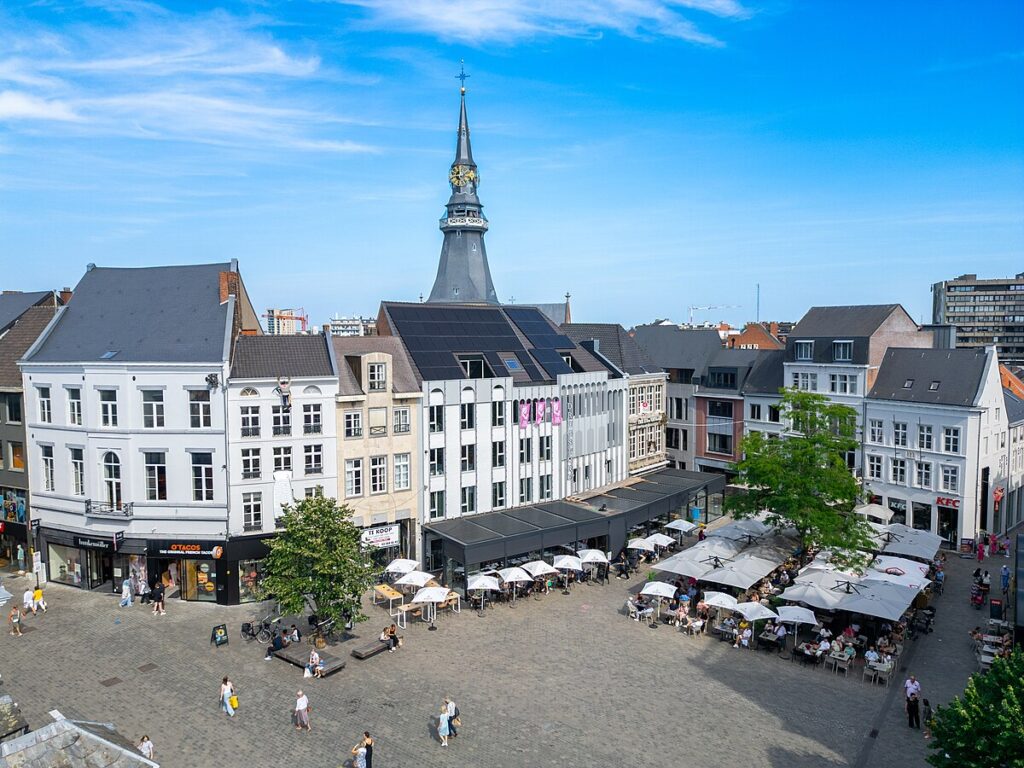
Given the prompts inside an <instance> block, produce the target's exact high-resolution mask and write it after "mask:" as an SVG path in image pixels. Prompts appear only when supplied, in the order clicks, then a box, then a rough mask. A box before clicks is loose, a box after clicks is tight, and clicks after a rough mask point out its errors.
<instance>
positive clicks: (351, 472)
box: [345, 459, 363, 499]
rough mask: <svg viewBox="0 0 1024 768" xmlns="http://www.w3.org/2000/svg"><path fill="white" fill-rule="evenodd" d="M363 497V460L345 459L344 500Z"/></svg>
mask: <svg viewBox="0 0 1024 768" xmlns="http://www.w3.org/2000/svg"><path fill="white" fill-rule="evenodd" d="M362 495H363V460H362V459H345V498H346V499H354V498H358V497H360V496H362Z"/></svg>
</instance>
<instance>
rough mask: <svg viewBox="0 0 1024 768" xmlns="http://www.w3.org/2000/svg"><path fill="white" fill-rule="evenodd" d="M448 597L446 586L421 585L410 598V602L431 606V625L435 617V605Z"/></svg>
mask: <svg viewBox="0 0 1024 768" xmlns="http://www.w3.org/2000/svg"><path fill="white" fill-rule="evenodd" d="M447 599H448V587H423V589H421V590H419V591H418V592H417V593H416V594H415V595H414V596H413V598H412V602H414V603H421V604H424V605H429V606H430V608H431V613H430V624H431V626H433V624H434V619H435V618H437V605H438V603H443V602H444V601H445V600H447Z"/></svg>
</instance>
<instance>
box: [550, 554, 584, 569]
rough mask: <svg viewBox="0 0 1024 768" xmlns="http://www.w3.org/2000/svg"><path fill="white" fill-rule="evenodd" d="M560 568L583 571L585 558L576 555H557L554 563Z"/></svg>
mask: <svg viewBox="0 0 1024 768" xmlns="http://www.w3.org/2000/svg"><path fill="white" fill-rule="evenodd" d="M553 565H554V567H555V568H557V569H558V570H560V571H561V570H568V571H582V570H583V560H582V559H581V558H579V557H576V556H575V555H557V556H555V560H554V563H553Z"/></svg>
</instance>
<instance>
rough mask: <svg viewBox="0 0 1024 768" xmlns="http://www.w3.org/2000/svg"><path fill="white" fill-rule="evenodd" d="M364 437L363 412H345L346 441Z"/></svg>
mask: <svg viewBox="0 0 1024 768" xmlns="http://www.w3.org/2000/svg"><path fill="white" fill-rule="evenodd" d="M362 436H363V412H362V411H361V410H355V411H345V439H346V440H353V439H356V438H360V437H362Z"/></svg>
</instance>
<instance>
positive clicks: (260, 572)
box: [238, 560, 266, 603]
mask: <svg viewBox="0 0 1024 768" xmlns="http://www.w3.org/2000/svg"><path fill="white" fill-rule="evenodd" d="M265 575H266V570H265V566H264V564H263V561H262V560H239V561H238V602H240V603H254V602H257V601H259V600H262V599H263V596H261V594H260V588H259V587H260V582H262V581H263V577H264V576H265Z"/></svg>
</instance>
